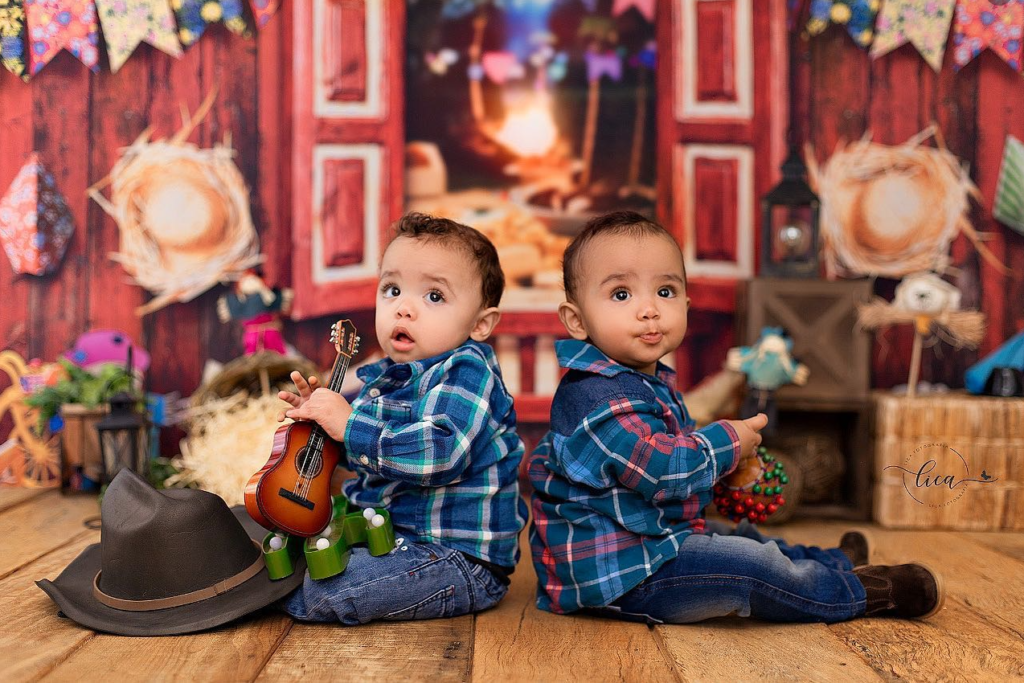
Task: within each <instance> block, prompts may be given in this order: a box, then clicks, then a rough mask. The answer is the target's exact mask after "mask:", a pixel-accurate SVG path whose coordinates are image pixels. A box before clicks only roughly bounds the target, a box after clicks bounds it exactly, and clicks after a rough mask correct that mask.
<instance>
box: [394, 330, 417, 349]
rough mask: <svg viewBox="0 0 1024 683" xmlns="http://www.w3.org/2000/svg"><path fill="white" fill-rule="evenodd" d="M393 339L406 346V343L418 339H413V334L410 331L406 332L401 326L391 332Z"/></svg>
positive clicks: (411, 342)
mask: <svg viewBox="0 0 1024 683" xmlns="http://www.w3.org/2000/svg"><path fill="white" fill-rule="evenodd" d="M391 341H393V342H395V343H396V344H399V345H403V346H404V345H409V344H413V343H414V342H415V341H416V340H415V339H413V338H412V336H411V335H410V334H409V333H408V332H406V331H405V330H403V329H401V328H399V329H396V330H395V331H394V332H392V333H391Z"/></svg>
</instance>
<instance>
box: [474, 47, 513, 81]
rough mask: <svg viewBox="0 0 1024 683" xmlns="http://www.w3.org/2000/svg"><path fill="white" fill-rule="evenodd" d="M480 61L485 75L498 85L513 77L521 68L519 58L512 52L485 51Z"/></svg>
mask: <svg viewBox="0 0 1024 683" xmlns="http://www.w3.org/2000/svg"><path fill="white" fill-rule="evenodd" d="M480 63H481V65H482V66H483V67H484V73H485V74H487V77H488V78H489V79H491V80H492V81H494V82H495V83H497V84H498V85H501V84H502V83H504V82H505V81H507V80H509V79H512V78H515V77H516V74H517V73H519V72H520V71H521V70H522V67H520V66H519V60H518V59H517V58H516V56H515V53H512V52H485V53H484V56H483V59H482V60H481V62H480ZM517 67H518V68H517Z"/></svg>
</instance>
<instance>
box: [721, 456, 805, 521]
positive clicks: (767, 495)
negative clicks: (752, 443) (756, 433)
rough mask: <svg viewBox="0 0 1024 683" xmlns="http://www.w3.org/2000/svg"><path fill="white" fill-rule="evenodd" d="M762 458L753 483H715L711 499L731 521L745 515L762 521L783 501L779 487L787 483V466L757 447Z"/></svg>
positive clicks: (749, 518)
mask: <svg viewBox="0 0 1024 683" xmlns="http://www.w3.org/2000/svg"><path fill="white" fill-rule="evenodd" d="M757 455H758V457H759V458H760V460H761V475H760V476H759V477H758V478H757V480H756V481H754V482H753V484H749V483H748V484H747V485H745V486H743V487H732V486H728V485H726V484H724V483H722V482H718V483H717V484H715V488H714V499H713V502H714V504H715V507H716V508H718V512H719V513H720V514H721V515H722V516H723V517H726V518H727V519H731V520H732V521H733V522H739V521H740V520H741V519H743V518H744V517H745V518H747V519H748V520H750V521H751V522H764V521H765V520H767V519H768V516H769V515H771V514H772V513H774V512H775V511H776V510H778V509H779V508H780V507H781V506H782V505H784V504H785V502H786V499H785V498H783V497H782V487H783V485H784V484H788V483H789V476H788V475H787V474H786V467H785V465H783V464H782V463H781V462H778V461H777V460H776V459H775V456H773V455H770V454H769V453H768V449H766V448H765V447H763V446H761V447H759V448H758V449H757Z"/></svg>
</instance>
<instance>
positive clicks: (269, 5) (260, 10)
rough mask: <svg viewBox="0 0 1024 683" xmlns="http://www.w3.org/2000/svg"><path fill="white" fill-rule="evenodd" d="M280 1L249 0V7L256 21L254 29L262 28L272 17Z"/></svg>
mask: <svg viewBox="0 0 1024 683" xmlns="http://www.w3.org/2000/svg"><path fill="white" fill-rule="evenodd" d="M280 4H281V0H249V7H251V8H252V16H253V18H255V19H256V28H263V27H264V26H266V25H267V22H268V21H270V18H271V17H272V16H274V12H276V11H277V8H278V6H280Z"/></svg>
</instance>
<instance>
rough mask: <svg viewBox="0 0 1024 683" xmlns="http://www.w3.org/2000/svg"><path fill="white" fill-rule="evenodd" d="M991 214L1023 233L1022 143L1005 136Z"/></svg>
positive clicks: (1023, 167)
mask: <svg viewBox="0 0 1024 683" xmlns="http://www.w3.org/2000/svg"><path fill="white" fill-rule="evenodd" d="M992 216H993V217H995V219H996V220H997V221H999V222H1000V223H1002V224H1003V225H1007V226H1009V227H1011V228H1013V229H1014V230H1016V231H1017V232H1019V233H1020V234H1022V235H1024V143H1022V142H1021V141H1020V140H1018V139H1017V138H1015V137H1013V136H1012V135H1008V136H1006V145H1005V146H1004V147H1003V164H1002V166H1001V167H1000V169H999V183H998V184H997V185H996V199H995V202H994V203H993V206H992Z"/></svg>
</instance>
